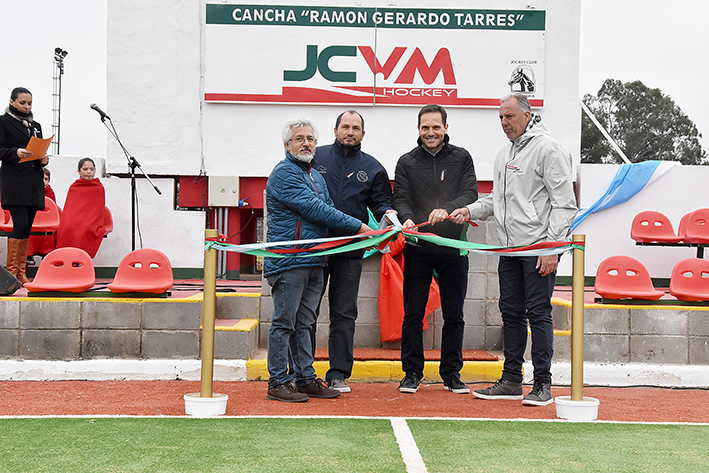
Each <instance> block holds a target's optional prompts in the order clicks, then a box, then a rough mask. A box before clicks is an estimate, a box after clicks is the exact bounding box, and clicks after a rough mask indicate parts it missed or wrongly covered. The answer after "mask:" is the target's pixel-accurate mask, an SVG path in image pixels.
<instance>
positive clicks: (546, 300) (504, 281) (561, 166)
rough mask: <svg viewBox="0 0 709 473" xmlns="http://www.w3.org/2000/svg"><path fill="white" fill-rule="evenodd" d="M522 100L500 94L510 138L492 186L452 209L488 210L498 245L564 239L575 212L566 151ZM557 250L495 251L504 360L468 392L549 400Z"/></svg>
mask: <svg viewBox="0 0 709 473" xmlns="http://www.w3.org/2000/svg"><path fill="white" fill-rule="evenodd" d="M541 120H542V118H541V117H540V116H539V115H537V114H535V113H532V109H531V107H530V105H529V100H527V97H525V96H524V95H522V94H512V95H508V96H507V97H505V98H503V99H502V100H501V105H500V122H501V124H502V130H503V131H504V132H505V134H506V135H507V138H509V140H510V143H509V144H508V145H506V146H505V147H504V148H502V149H501V150H500V152H499V153H498V154H497V157H496V158H495V165H494V175H493V189H492V192H491V193H490V194H489V195H487V196H485V197H483V198H481V199H479V200H478V201H477V202H474V203H472V204H470V205H468V206H467V207H463V208H460V209H456V210H455V211H453V213H452V214H451V219H452V220H453V221H454V222H462V221H463V220H464V219H465V218H473V219H484V218H486V217H488V216H489V215H492V214H494V215H495V221H496V223H497V235H498V238H499V239H500V243H501V244H502V245H505V246H519V245H532V244H534V243H540V242H545V241H564V240H568V236H569V225H570V224H571V221H572V220H573V218H574V216H575V215H576V212H577V208H576V198H575V196H574V190H573V178H572V175H571V169H572V165H571V155H570V154H569V153H568V151H566V150H565V149H564V147H563V146H562V145H561V144H560V143H559V142H558V141H556V140H555V139H554V138H552V137H551V136H549V133H548V132H547V130H546V128H544V125H542V123H541ZM558 261H559V257H558V256H557V255H544V256H538V257H537V256H500V261H499V267H498V274H499V279H500V312H501V313H502V324H503V337H504V355H505V363H504V368H503V371H502V378H500V379H499V380H498V381H497V382H496V383H495V384H494V385H493V386H490V387H488V388H485V389H479V390H476V391H474V392H473V395H475V396H476V397H479V398H482V399H522V403H523V404H526V405H534V406H544V405H547V404H551V403H552V402H554V398H553V396H552V394H551V359H552V356H553V354H554V348H553V343H554V325H553V321H552V316H551V310H552V307H551V296H552V293H553V291H554V284H555V282H556V267H557V264H558ZM527 321H529V326H530V328H531V332H532V364H533V365H534V386H533V388H532V391H531V392H530V393H529V394H528V395H527V396H526V397H524V399H523V391H522V364H523V363H524V351H525V349H526V346H527Z"/></svg>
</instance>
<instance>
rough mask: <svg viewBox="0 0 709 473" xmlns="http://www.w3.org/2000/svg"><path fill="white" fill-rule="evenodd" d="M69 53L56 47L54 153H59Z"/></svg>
mask: <svg viewBox="0 0 709 473" xmlns="http://www.w3.org/2000/svg"><path fill="white" fill-rule="evenodd" d="M67 54H69V52H68V51H64V50H63V49H62V48H54V77H52V79H53V81H54V90H53V91H52V115H53V117H52V118H53V120H52V130H53V131H54V140H53V141H52V144H53V145H54V148H53V149H54V151H53V154H55V155H57V154H59V132H60V126H61V113H62V75H64V58H65V57H66V55H67Z"/></svg>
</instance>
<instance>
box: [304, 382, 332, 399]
mask: <svg viewBox="0 0 709 473" xmlns="http://www.w3.org/2000/svg"><path fill="white" fill-rule="evenodd" d="M295 390H296V391H297V392H299V393H303V394H307V395H308V397H317V398H321V399H332V398H333V397H337V396H339V395H340V391H335V390H334V389H330V388H329V387H327V384H326V383H325V381H323V380H322V379H320V378H315V379H311V380H310V382H309V383H308V384H306V385H305V386H296V387H295Z"/></svg>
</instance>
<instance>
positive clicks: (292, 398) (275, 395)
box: [266, 382, 308, 402]
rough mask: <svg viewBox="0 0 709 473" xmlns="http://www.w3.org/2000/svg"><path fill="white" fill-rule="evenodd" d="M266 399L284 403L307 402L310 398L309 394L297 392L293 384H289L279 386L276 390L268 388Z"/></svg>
mask: <svg viewBox="0 0 709 473" xmlns="http://www.w3.org/2000/svg"><path fill="white" fill-rule="evenodd" d="M266 399H269V400H271V401H283V402H306V401H307V400H308V396H307V394H301V393H299V392H296V391H295V388H294V387H293V384H292V383H290V382H288V383H284V384H279V385H278V386H276V387H275V388H268V394H266Z"/></svg>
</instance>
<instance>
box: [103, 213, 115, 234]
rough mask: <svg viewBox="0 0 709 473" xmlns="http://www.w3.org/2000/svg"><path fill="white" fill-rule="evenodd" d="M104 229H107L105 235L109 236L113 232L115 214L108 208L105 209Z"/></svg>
mask: <svg viewBox="0 0 709 473" xmlns="http://www.w3.org/2000/svg"><path fill="white" fill-rule="evenodd" d="M103 228H104V229H105V232H106V233H105V234H104V236H105V235H108V234H109V233H111V232H112V231H113V214H111V211H110V210H109V209H108V207H104V208H103Z"/></svg>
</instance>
